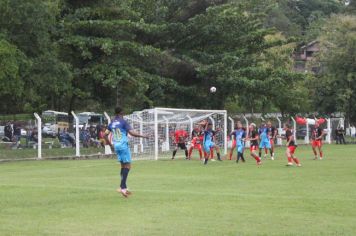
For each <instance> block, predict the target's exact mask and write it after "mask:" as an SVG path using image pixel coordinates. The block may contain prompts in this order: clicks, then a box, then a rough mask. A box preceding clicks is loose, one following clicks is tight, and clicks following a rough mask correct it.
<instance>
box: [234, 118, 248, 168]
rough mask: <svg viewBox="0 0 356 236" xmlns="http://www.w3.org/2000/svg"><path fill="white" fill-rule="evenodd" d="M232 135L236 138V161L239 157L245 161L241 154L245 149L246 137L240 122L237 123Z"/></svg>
mask: <svg viewBox="0 0 356 236" xmlns="http://www.w3.org/2000/svg"><path fill="white" fill-rule="evenodd" d="M233 135H234V137H235V139H236V147H237V158H236V163H238V162H239V160H240V158H241V160H242V161H243V162H245V158H244V156H243V153H244V149H245V138H246V132H245V130H244V129H243V128H242V124H241V122H238V123H237V129H236V130H234V132H233Z"/></svg>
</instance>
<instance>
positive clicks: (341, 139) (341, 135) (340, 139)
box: [336, 126, 346, 144]
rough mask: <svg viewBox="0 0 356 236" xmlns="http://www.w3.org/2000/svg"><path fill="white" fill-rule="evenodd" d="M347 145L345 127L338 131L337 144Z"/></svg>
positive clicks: (339, 128)
mask: <svg viewBox="0 0 356 236" xmlns="http://www.w3.org/2000/svg"><path fill="white" fill-rule="evenodd" d="M338 143H340V144H346V142H345V130H344V127H343V126H340V127H338V128H337V129H336V144H338Z"/></svg>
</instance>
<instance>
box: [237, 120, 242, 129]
mask: <svg viewBox="0 0 356 236" xmlns="http://www.w3.org/2000/svg"><path fill="white" fill-rule="evenodd" d="M237 128H238V129H241V128H242V123H241V121H238V122H237Z"/></svg>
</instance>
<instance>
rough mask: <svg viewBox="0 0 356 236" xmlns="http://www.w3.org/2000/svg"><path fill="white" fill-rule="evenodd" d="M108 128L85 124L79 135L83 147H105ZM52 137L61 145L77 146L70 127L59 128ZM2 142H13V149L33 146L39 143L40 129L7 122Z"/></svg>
mask: <svg viewBox="0 0 356 236" xmlns="http://www.w3.org/2000/svg"><path fill="white" fill-rule="evenodd" d="M24 127H25V128H24ZM106 129H107V126H106V125H95V126H94V125H92V126H89V125H84V126H83V127H82V128H81V129H80V136H79V137H80V142H81V143H82V144H83V147H85V148H87V147H104V146H105V145H107V142H106V140H105V137H104V136H105V131H106ZM21 138H25V140H26V142H25V143H21ZM51 138H57V139H58V141H59V143H60V146H61V147H75V134H74V132H70V131H69V129H68V128H58V130H57V132H55V133H54V135H53V136H51ZM1 142H3V143H8V144H11V148H13V149H17V148H24V147H32V146H33V144H36V143H38V129H37V127H32V128H28V127H26V126H25V125H21V124H20V123H17V122H7V123H6V124H5V126H4V135H3V137H2V138H1Z"/></svg>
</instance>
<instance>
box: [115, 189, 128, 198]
mask: <svg viewBox="0 0 356 236" xmlns="http://www.w3.org/2000/svg"><path fill="white" fill-rule="evenodd" d="M116 191H117V192H118V193H121V194H122V196H124V197H126V198H127V197H128V195H129V194H128V193H127V190H126V189H120V188H119V189H117V190H116ZM130 194H131V193H130Z"/></svg>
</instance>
